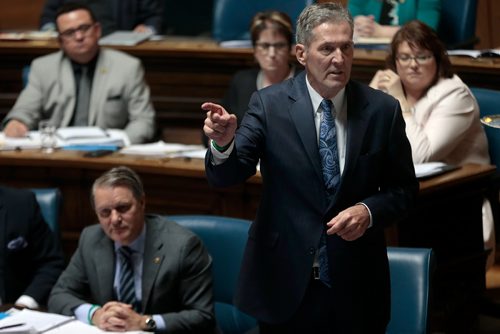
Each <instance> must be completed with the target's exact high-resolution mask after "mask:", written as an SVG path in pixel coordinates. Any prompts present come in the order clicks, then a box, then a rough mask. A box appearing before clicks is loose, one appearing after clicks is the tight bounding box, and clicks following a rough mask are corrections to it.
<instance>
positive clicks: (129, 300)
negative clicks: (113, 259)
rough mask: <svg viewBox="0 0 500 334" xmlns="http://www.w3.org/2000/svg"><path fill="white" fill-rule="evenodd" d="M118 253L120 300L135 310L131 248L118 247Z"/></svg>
mask: <svg viewBox="0 0 500 334" xmlns="http://www.w3.org/2000/svg"><path fill="white" fill-rule="evenodd" d="M118 254H119V255H120V263H121V272H120V286H119V289H120V301H121V302H122V303H125V304H130V305H132V306H133V308H134V309H135V310H136V311H137V306H138V305H137V299H136V298H135V286H134V268H133V266H132V250H131V249H130V247H127V246H122V247H120V248H119V249H118Z"/></svg>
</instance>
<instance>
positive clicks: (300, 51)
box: [295, 44, 307, 66]
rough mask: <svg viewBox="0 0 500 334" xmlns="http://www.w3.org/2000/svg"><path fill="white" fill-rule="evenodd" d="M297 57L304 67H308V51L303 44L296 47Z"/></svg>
mask: <svg viewBox="0 0 500 334" xmlns="http://www.w3.org/2000/svg"><path fill="white" fill-rule="evenodd" d="M295 56H296V57H297V61H298V62H299V63H300V64H301V65H302V66H306V58H307V50H306V47H305V46H304V45H303V44H296V45H295Z"/></svg>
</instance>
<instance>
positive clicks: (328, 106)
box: [319, 100, 340, 195]
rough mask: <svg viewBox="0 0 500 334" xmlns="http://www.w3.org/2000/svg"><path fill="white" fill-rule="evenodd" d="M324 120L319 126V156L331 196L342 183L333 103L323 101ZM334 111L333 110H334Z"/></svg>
mask: <svg viewBox="0 0 500 334" xmlns="http://www.w3.org/2000/svg"><path fill="white" fill-rule="evenodd" d="M321 109H322V110H323V112H322V115H323V117H322V119H321V124H320V126H319V154H320V156H321V164H322V166H323V179H324V181H325V186H326V190H327V191H328V194H329V195H333V194H334V193H335V191H336V190H337V187H338V185H339V183H340V166H339V153H338V150H337V130H336V128H335V107H334V106H333V105H332V101H330V100H323V101H321ZM332 109H333V110H332Z"/></svg>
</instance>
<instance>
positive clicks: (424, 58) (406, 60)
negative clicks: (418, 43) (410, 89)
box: [396, 53, 434, 66]
mask: <svg viewBox="0 0 500 334" xmlns="http://www.w3.org/2000/svg"><path fill="white" fill-rule="evenodd" d="M433 57H434V56H433V55H418V56H410V55H408V54H404V53H403V54H400V55H398V56H396V59H397V60H398V61H399V63H400V64H401V65H405V66H406V65H410V63H411V61H412V60H415V62H416V63H417V64H419V65H425V64H428V63H429V62H430V61H431V59H432V58H433Z"/></svg>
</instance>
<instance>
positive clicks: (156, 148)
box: [120, 140, 206, 157]
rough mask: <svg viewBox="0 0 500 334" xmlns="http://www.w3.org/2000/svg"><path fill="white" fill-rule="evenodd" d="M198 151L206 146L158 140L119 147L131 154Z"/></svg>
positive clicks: (171, 154) (179, 154) (204, 150)
mask: <svg viewBox="0 0 500 334" xmlns="http://www.w3.org/2000/svg"><path fill="white" fill-rule="evenodd" d="M200 151H203V152H206V148H204V147H203V146H202V145H185V144H178V143H165V142H164V141H161V140H160V141H158V142H156V143H151V144H140V145H131V146H128V147H125V148H123V149H121V151H120V153H122V154H132V155H149V156H168V157H187V156H188V155H189V154H190V153H195V152H200ZM203 154H204V153H203ZM203 157H204V155H203Z"/></svg>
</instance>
